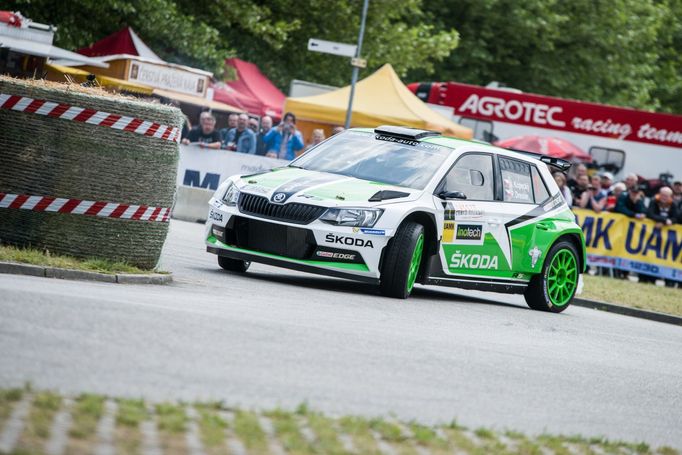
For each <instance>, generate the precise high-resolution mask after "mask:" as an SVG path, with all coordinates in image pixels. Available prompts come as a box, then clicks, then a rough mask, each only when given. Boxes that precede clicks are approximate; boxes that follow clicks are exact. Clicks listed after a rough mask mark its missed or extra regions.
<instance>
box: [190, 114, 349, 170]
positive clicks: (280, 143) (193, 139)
mask: <svg viewBox="0 0 682 455" xmlns="http://www.w3.org/2000/svg"><path fill="white" fill-rule="evenodd" d="M339 131H343V128H341V127H336V128H335V129H334V131H333V133H334V134H335V133H337V132H339ZM323 140H325V134H324V131H323V130H321V129H316V130H313V133H312V139H311V142H310V143H309V144H307V145H306V144H305V143H304V141H303V135H302V134H301V132H300V131H299V130H298V129H297V128H296V116H295V115H294V114H293V113H291V112H287V113H286V114H284V117H283V118H282V121H281V122H280V123H279V124H278V125H276V126H274V125H273V120H272V117H270V116H267V115H266V116H264V117H261V119H260V122H259V121H258V119H257V118H253V117H249V116H248V115H247V114H236V113H232V114H230V115H229V116H228V118H227V128H222V129H220V130H218V129H216V119H215V117H214V115H213V114H212V113H211V112H208V111H204V112H202V113H201V115H200V116H199V125H197V126H195V127H193V128H191V129H190V128H183V135H182V143H183V144H186V145H189V144H196V145H197V146H199V147H201V148H208V149H223V150H231V151H233V152H237V153H248V154H251V155H260V156H267V157H270V158H279V159H283V160H293V159H294V158H296V157H297V156H299V155H300V154H301V153H303V152H304V151H305V150H307V149H309V148H310V147H313V146H315V145H317V144H319V143H320V142H322V141H323Z"/></svg>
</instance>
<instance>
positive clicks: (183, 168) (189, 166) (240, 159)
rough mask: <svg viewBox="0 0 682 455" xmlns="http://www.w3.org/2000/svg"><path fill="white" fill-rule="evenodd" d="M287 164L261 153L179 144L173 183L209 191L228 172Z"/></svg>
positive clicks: (241, 171) (248, 170)
mask: <svg viewBox="0 0 682 455" xmlns="http://www.w3.org/2000/svg"><path fill="white" fill-rule="evenodd" d="M287 164H289V162H288V161H286V160H280V159H275V158H266V157H264V156H258V155H248V154H246V153H236V152H232V151H229V150H214V149H207V148H199V147H197V146H196V145H180V162H179V163H178V177H177V185H178V187H180V186H189V187H194V188H202V189H205V190H207V191H209V190H210V191H211V192H213V191H215V190H217V189H218V185H220V183H221V182H222V181H223V180H225V179H226V178H228V177H229V176H231V175H235V174H256V173H258V172H263V171H267V170H269V169H272V168H275V167H281V166H286V165H287Z"/></svg>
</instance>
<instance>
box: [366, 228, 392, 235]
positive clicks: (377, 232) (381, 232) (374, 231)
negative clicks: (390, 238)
mask: <svg viewBox="0 0 682 455" xmlns="http://www.w3.org/2000/svg"><path fill="white" fill-rule="evenodd" d="M360 231H361V232H362V233H363V234H369V235H386V231H384V230H383V229H370V228H360Z"/></svg>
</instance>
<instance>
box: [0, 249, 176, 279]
mask: <svg viewBox="0 0 682 455" xmlns="http://www.w3.org/2000/svg"><path fill="white" fill-rule="evenodd" d="M0 261H4V262H17V263H20V264H31V265H39V266H43V267H57V268H62V269H73V270H82V271H86V272H100V273H109V274H112V275H113V274H116V273H136V274H143V273H163V272H156V271H154V270H143V269H140V268H137V267H134V266H132V265H129V264H126V263H125V262H115V261H109V260H106V259H94V258H93V259H78V258H74V257H71V256H63V255H55V254H52V253H50V252H49V251H47V250H45V251H42V250H37V249H34V248H17V247H14V246H10V245H0Z"/></svg>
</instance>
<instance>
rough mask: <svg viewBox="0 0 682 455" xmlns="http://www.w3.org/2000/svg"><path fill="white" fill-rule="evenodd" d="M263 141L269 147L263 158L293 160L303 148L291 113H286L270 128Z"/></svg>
mask: <svg viewBox="0 0 682 455" xmlns="http://www.w3.org/2000/svg"><path fill="white" fill-rule="evenodd" d="M263 140H264V142H266V143H267V144H269V147H270V148H269V150H268V152H267V154H266V155H265V156H269V157H271V158H279V159H282V160H293V159H294V158H296V157H297V156H298V155H299V154H300V152H301V151H302V150H303V147H304V144H303V139H302V138H301V133H300V132H299V131H298V130H297V129H296V116H295V115H294V114H292V113H291V112H287V113H286V114H285V115H284V119H283V120H282V122H281V123H280V124H279V125H277V127H276V128H272V129H271V130H270V131H269V132H268V134H266V135H265V137H264V138H263Z"/></svg>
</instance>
